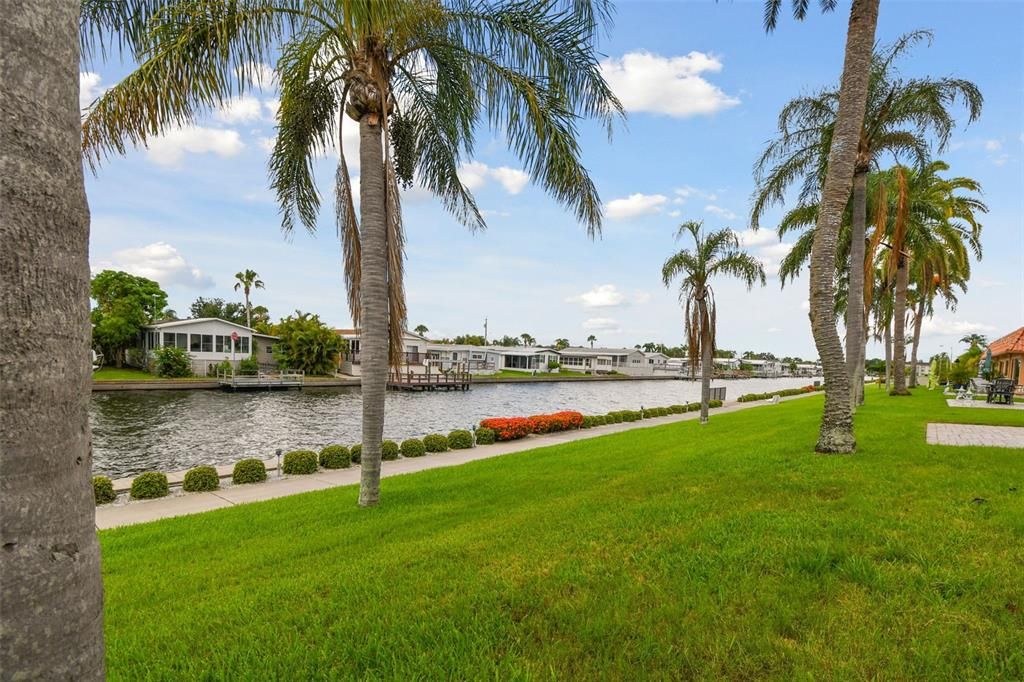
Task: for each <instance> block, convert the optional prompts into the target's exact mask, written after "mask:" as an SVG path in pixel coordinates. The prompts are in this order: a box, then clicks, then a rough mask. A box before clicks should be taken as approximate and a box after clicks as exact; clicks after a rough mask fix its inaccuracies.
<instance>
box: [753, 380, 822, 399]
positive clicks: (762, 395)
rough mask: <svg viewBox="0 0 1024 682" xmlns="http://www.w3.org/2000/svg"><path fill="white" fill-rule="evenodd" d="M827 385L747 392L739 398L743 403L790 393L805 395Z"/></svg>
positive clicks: (820, 389)
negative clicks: (767, 391) (765, 391)
mask: <svg viewBox="0 0 1024 682" xmlns="http://www.w3.org/2000/svg"><path fill="white" fill-rule="evenodd" d="M824 390H825V386H824V385H823V384H822V385H818V386H801V387H800V388H784V389H782V390H781V391H772V392H771V393H746V394H744V395H741V396H740V397H739V398H737V399H736V400H738V401H739V402H741V403H750V402H754V401H756V400H769V399H771V398H774V397H775V396H780V397H785V396H789V395H803V394H804V393H814V392H815V391H824Z"/></svg>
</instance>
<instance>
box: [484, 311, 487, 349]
mask: <svg viewBox="0 0 1024 682" xmlns="http://www.w3.org/2000/svg"><path fill="white" fill-rule="evenodd" d="M484 345H485V346H486V345H487V318H486V317H485V318H484Z"/></svg>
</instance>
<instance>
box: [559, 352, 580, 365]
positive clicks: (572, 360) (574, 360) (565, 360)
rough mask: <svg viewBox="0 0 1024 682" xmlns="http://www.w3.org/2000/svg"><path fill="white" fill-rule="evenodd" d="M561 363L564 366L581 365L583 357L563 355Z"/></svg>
mask: <svg viewBox="0 0 1024 682" xmlns="http://www.w3.org/2000/svg"><path fill="white" fill-rule="evenodd" d="M562 364H563V365H565V366H566V367H582V366H583V358H581V357H580V356H578V355H563V356H562Z"/></svg>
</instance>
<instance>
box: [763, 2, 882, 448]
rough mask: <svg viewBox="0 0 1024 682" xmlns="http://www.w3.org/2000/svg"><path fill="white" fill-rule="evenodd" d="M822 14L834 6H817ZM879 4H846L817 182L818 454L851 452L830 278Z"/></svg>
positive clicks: (775, 5) (845, 376) (799, 10)
mask: <svg viewBox="0 0 1024 682" xmlns="http://www.w3.org/2000/svg"><path fill="white" fill-rule="evenodd" d="M792 4H793V14H794V15H795V16H796V18H797V19H802V18H803V17H804V15H805V14H806V12H807V6H808V0H793V3H792ZM819 4H820V5H821V8H822V9H823V10H824V11H829V10H832V9H834V8H835V6H836V2H835V0H819ZM878 4H879V0H852V2H851V3H850V18H849V22H848V25H847V31H846V49H845V53H844V56H843V75H842V78H841V79H840V87H839V98H838V101H837V105H836V116H835V125H834V127H833V128H832V132H831V139H830V140H829V143H828V149H829V151H828V157H827V162H826V164H825V167H824V168H825V170H824V173H823V177H822V180H821V192H820V202H819V203H820V205H821V209H820V211H819V212H818V215H817V219H816V225H815V230H814V236H813V239H812V245H811V268H810V270H811V272H810V277H809V279H810V296H809V302H810V317H811V333H812V334H813V335H814V345H815V346H816V347H817V349H818V356H819V357H820V358H821V366H822V370H823V371H824V373H825V407H824V410H823V411H822V415H821V427H820V429H819V432H818V442H817V444H816V445H815V449H816V450H817V451H818V452H823V453H832V452H835V453H843V452H853V451H854V450H855V449H856V447H857V441H856V438H854V435H853V402H852V400H851V396H852V395H853V393H852V389H851V387H850V376H849V373H848V371H847V367H846V359H845V357H844V355H843V344H842V342H841V341H840V339H839V331H838V330H837V329H836V318H835V314H834V312H833V305H834V303H833V301H834V282H833V280H834V273H835V260H836V251H837V246H838V241H839V231H840V226H841V224H842V218H843V211H844V209H845V207H846V205H847V202H848V200H849V197H850V187H851V184H852V182H853V172H854V168H855V166H856V163H857V150H858V142H859V140H860V134H861V131H862V129H863V126H864V112H865V108H866V105H867V99H868V81H869V79H870V75H871V54H872V48H873V46H874V42H875V28H876V27H877V25H878ZM781 7H782V0H766V2H765V19H764V21H765V28H766V29H767V30H769V31H770V30H772V29H773V28H774V27H775V23H776V20H777V18H778V14H779V12H780V10H781Z"/></svg>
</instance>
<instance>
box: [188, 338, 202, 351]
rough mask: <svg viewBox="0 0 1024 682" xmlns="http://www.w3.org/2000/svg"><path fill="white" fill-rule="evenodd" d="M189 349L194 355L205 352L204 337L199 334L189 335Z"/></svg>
mask: <svg viewBox="0 0 1024 682" xmlns="http://www.w3.org/2000/svg"><path fill="white" fill-rule="evenodd" d="M188 349H189V350H190V351H192V352H193V353H198V352H200V351H202V350H203V337H202V336H200V335H199V334H189V342H188Z"/></svg>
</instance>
